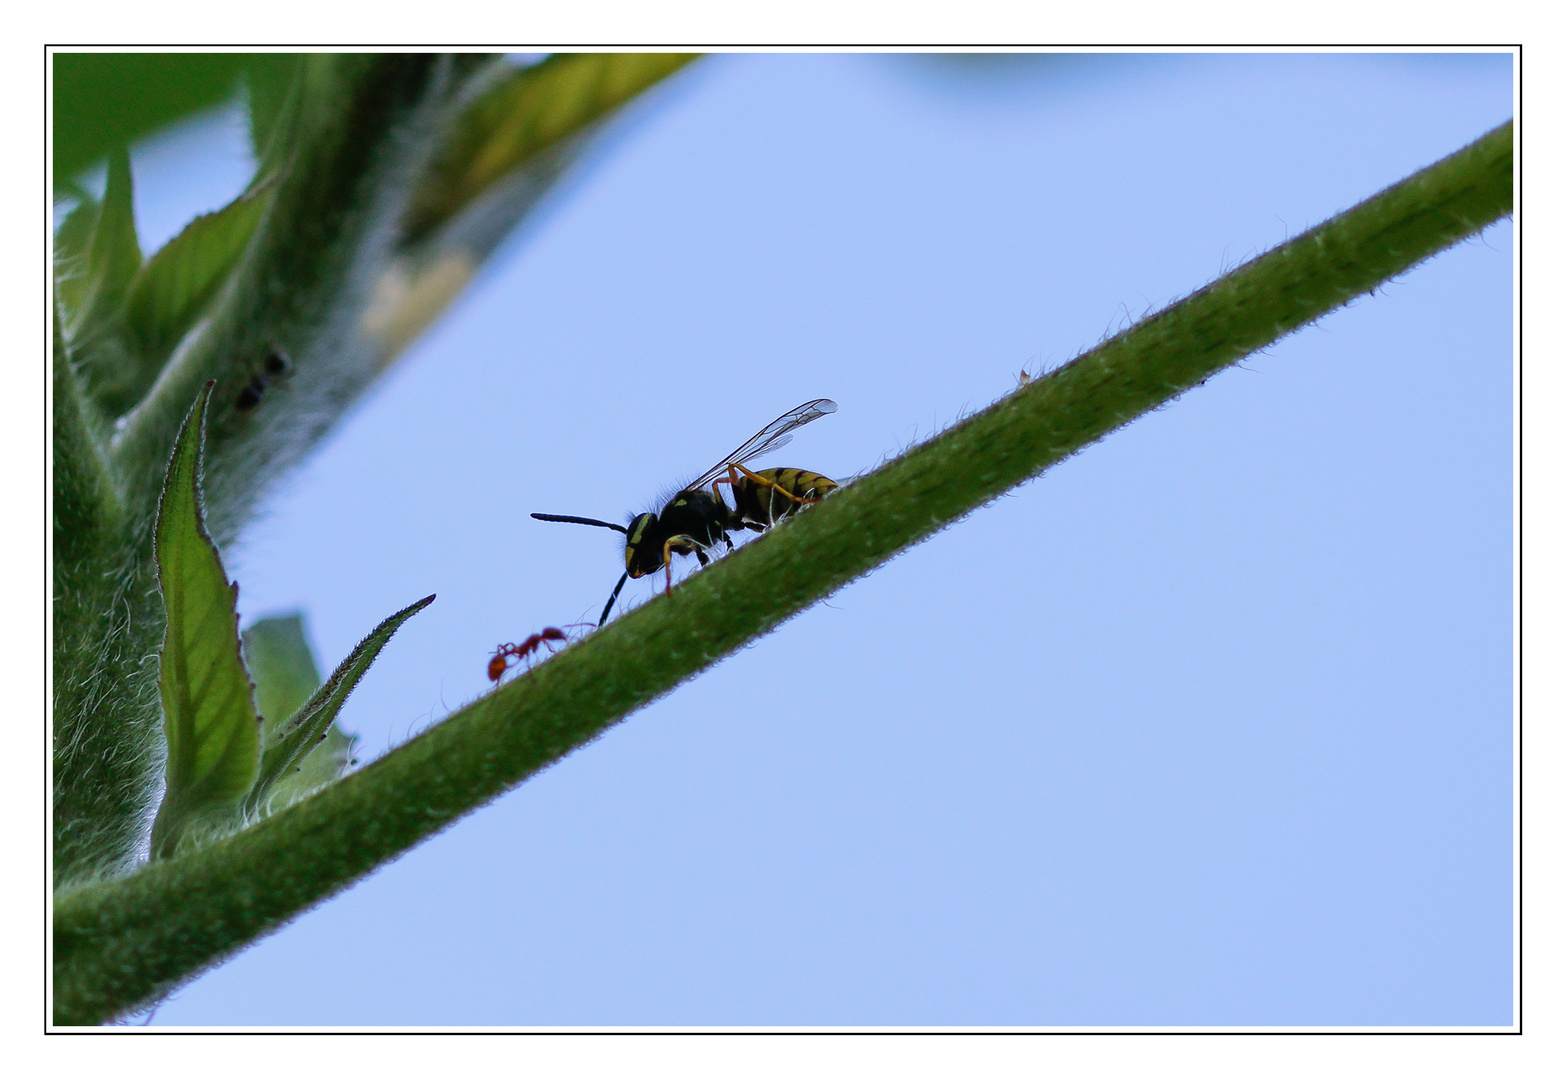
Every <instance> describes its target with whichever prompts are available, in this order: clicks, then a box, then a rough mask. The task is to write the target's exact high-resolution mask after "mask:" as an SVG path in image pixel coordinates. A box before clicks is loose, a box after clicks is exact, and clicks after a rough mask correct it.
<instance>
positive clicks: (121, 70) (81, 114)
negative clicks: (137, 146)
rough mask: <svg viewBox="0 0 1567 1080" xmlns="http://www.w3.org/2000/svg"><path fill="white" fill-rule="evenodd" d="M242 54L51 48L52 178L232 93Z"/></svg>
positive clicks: (72, 172)
mask: <svg viewBox="0 0 1567 1080" xmlns="http://www.w3.org/2000/svg"><path fill="white" fill-rule="evenodd" d="M248 59H249V57H247V56H246V54H244V53H55V54H54V172H55V181H56V183H59V182H61V181H65V180H69V179H70V178H71V177H72V176H75V175H76V174H77V173H79V172H80V171H81V170H83V169H85V168H87V167H88V166H90V165H92V164H93V163H94V162H95V161H98V160H100V159H102V158H103V157H104V155H106V154H108V153H110V152H111V151H112V150H113V149H114V148H115V147H117V146H127V145H129V144H130V143H132V142H134V141H135V140H137V139H139V138H141V137H142V136H143V135H148V134H151V133H152V132H154V131H157V130H158V129H159V128H161V127H165V126H167V125H168V124H172V123H174V122H175V121H177V120H180V119H181V118H183V117H186V116H189V115H191V114H193V113H197V112H200V111H202V110H203V109H209V108H211V107H212V106H214V105H218V104H220V103H221V102H223V101H225V100H227V99H228V98H230V97H232V96H233V93H234V86H235V81H236V78H237V76H238V74H239V70H240V67H241V66H242V65H243V64H244V63H245V62H246V61H247V60H248Z"/></svg>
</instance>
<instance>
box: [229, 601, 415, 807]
mask: <svg viewBox="0 0 1567 1080" xmlns="http://www.w3.org/2000/svg"><path fill="white" fill-rule="evenodd" d="M434 600H435V596H434V595H433V594H432V595H430V596H426V597H425V598H424V599H423V600H419V601H416V602H415V603H412V604H409V605H408V606H407V607H405V608H403V609H402V610H401V611H399V612H397V613H396V614H395V615H392V616H391V617H390V618H387V619H386V620H384V621H383V622H382V623H381V624H380V625H379V626H377V627H376V628H375V629H374V630H372V631H370V633H369V634H368V635H367V636H366V637H365V639H364V640H363V641H361V642H360V643H359V644H358V645H356V646H354V651H353V652H351V653H349V654H348V659H346V660H344V661H343V662H342V663H341V664H339V665H338V666H337V670H336V671H334V672H332V677H331V678H329V679H327V681H326V682H325V683H324V684H322V686H321V688H320V689H319V690H317V691H316V692H315V694H314V696H312V697H311V699H310V700H309V701H307V702H306V703H305V704H304V705H303V706H302V707H300V708H299V710H298V711H296V712H295V713H294V714H293V715H292V716H290V717H289V719H288V721H287V722H286V723H284V724H283V725H281V726H280V728H279V729H278V730H277V731H275V732H273V731H271V730H269V731H268V733H267V738H266V744H265V746H264V747H263V749H262V754H261V774H260V776H259V777H258V778H257V780H256V785H255V792H254V794H253V795H252V796H251V805H252V807H254V808H255V809H257V810H264V809H265V808H266V806H267V804H268V803H269V802H272V801H273V796H274V795H275V794H277V791H278V785H279V783H280V782H281V781H282V780H284V779H286V778H287V777H289V776H291V775H294V774H296V773H298V772H300V771H301V770H302V766H303V764H304V763H305V762H306V760H307V758H308V757H309V756H310V755H312V754H313V752H315V751H317V750H318V749H319V750H323V751H329V752H328V755H327V756H328V757H329V758H330V757H331V756H333V753H335V752H336V751H331V744H332V740H331V732H332V731H333V730H334V728H333V723H332V722H333V721H334V720H336V719H337V713H338V710H340V709H341V708H342V707H343V702H345V701H347V700H348V695H349V694H351V693H353V690H354V687H355V686H357V685H359V680H360V679H362V678H364V674H365V672H366V671H369V670H370V665H371V664H373V663H374V662H375V658H376V656H377V655H379V654H380V652H381V650H382V649H383V648H384V647H385V646H386V643H387V642H388V641H391V640H392V635H393V634H395V633H397V629H398V627H400V626H402V625H403V623H405V622H407V621H408V620H409V619H411V618H412V617H413V616H414V615H415V614H417V613H418V612H420V611H422V610H423V609H424V608H426V607H428V606H429V605H430V604H431V603H432V602H433V601H434ZM345 738H346V737H345ZM351 746H352V740H349V743H348V745H346V746H345V745H342V744H339V746H338V750H339V751H341V752H342V754H343V763H344V764H346V763H347V752H348V750H349V749H350V748H351ZM315 765H316V767H317V768H319V767H320V766H321V765H322V763H320V762H317V763H315ZM336 778H337V774H336V773H334V774H333V775H331V776H329V777H327V779H328V780H335V779H336Z"/></svg>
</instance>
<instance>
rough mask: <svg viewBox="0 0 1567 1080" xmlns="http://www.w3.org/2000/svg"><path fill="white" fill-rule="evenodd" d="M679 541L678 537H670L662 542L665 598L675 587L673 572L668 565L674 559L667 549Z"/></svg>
mask: <svg viewBox="0 0 1567 1080" xmlns="http://www.w3.org/2000/svg"><path fill="white" fill-rule="evenodd" d="M679 539H680V537H678V536H671V537H670V538H669V539H668V540H665V541H664V595H665V596H668V595H669V593H670V591H671V590H672V589H674V587H675V573H674V571H673V570H671V569H670V568H669V564H670V563H671V562H673V561H674V559H673V557H672V556H671V555H670V553H669V549H670V547H671V546H672V545H673V544H674V543H675V541H676V540H679Z"/></svg>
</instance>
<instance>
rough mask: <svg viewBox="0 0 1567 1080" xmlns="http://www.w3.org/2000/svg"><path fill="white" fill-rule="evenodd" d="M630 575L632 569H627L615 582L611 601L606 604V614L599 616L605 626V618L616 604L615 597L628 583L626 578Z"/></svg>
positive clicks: (610, 595) (601, 623) (610, 596)
mask: <svg viewBox="0 0 1567 1080" xmlns="http://www.w3.org/2000/svg"><path fill="white" fill-rule="evenodd" d="M630 576H631V571H629V570H627V571H626V572H625V573H624V574H621V575H620V580H619V581H617V582H615V591H614V592H612V593H610V594H609V603H607V604H605V605H604V614H602V615H600V616H599V625H600V626H603V625H604V620H605V619H607V618H609V613H610V609H611V608H613V607H614V606H615V597H617V596H619V595H620V587H621V586H622V585H624V584H625V583H626V578H628V577H630Z"/></svg>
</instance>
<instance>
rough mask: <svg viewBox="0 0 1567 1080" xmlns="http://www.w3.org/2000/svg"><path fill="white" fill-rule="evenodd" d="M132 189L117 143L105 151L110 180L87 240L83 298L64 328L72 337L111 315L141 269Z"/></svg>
mask: <svg viewBox="0 0 1567 1080" xmlns="http://www.w3.org/2000/svg"><path fill="white" fill-rule="evenodd" d="M132 194H133V191H132V182H131V159H130V155H129V154H127V153H126V151H125V148H124V147H121V148H120V149H118V150H116V151H115V152H114V153H113V154H111V155H110V156H109V178H108V184H107V186H106V187H105V189H104V193H103V203H102V204H101V205H100V206H99V208H98V212H97V220H96V221H95V222H94V223H93V232H92V239H91V240H89V241H88V243H87V251H86V265H85V267H84V270H85V272H86V279H85V281H84V283H83V292H82V296H81V301H80V303H79V304H78V305H76V309H75V311H74V312H73V313H72V315H71V318H70V320H69V321H68V322H67V324H66V327H65V330H66V334H67V335H68V336H69V337H71V338H73V339H76V338H79V337H82V336H84V332H85V335H86V336H91V335H92V332H93V330H94V324H95V323H103V322H105V321H109V320H112V319H114V317H115V316H116V315H117V314H118V311H119V306H120V301H121V300H123V299H124V297H125V292H126V290H127V289H128V288H129V287H130V284H131V280H132V279H133V278H134V277H135V276H136V272H137V271H138V270H140V269H141V244H140V242H139V241H138V240H137V239H136V211H135V208H134V206H133V205H132V198H131V197H132ZM73 343H74V342H73Z"/></svg>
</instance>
